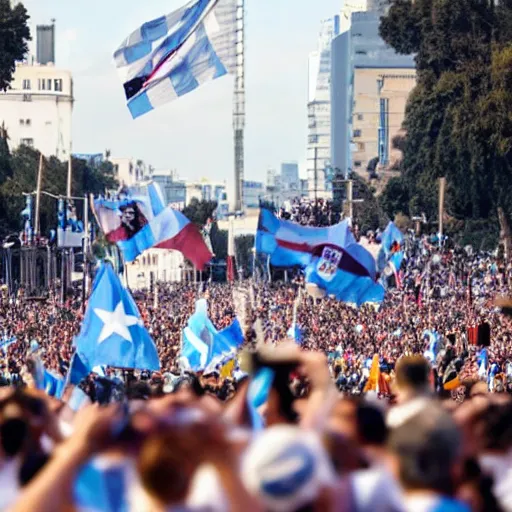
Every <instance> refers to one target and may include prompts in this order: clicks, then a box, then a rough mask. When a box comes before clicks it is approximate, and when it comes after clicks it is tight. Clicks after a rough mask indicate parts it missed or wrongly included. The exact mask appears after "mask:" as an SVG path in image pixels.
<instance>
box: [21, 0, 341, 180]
mask: <svg viewBox="0 0 512 512" xmlns="http://www.w3.org/2000/svg"><path fill="white" fill-rule="evenodd" d="M183 3H184V1H183V0H172V1H171V2H164V1H163V0H157V1H155V2H152V4H151V5H150V6H148V5H144V6H142V5H141V4H139V3H138V2H135V1H131V0H130V1H127V2H121V0H112V1H111V2H108V4H107V5H106V4H105V3H104V2H102V3H101V4H100V2H99V0H92V1H91V2H90V3H89V4H88V9H87V10H85V9H81V10H78V9H76V7H75V8H74V9H73V7H72V6H70V5H68V4H62V3H61V2H58V1H57V0H48V1H47V2H45V3H44V5H42V3H40V2H36V0H25V2H24V4H25V6H26V8H27V10H28V12H29V15H30V16H31V20H30V23H31V28H32V33H33V36H34V35H35V26H36V25H38V24H46V23H49V22H50V21H51V19H56V61H57V62H56V65H57V67H61V68H65V69H69V70H70V71H72V73H73V78H74V85H75V98H76V104H75V110H74V119H73V141H74V143H73V152H75V153H97V152H100V151H104V150H105V149H110V150H111V152H112V155H115V156H117V157H134V158H140V159H142V160H144V161H145V162H146V163H148V164H150V165H152V166H154V167H155V168H156V169H164V168H171V167H172V168H176V169H177V170H178V172H179V174H180V176H183V177H184V178H186V179H191V180H193V179H199V178H201V177H203V176H207V177H210V178H211V177H213V176H216V177H218V178H220V179H222V180H228V182H231V181H232V179H233V142H232V140H233V138H232V117H231V115H232V91H233V79H232V77H227V78H224V79H222V80H218V81H216V82H212V83H210V84H208V85H207V86H205V87H203V88H202V89H199V90H197V91H195V92H194V93H193V94H191V95H188V96H186V97H183V98H180V100H179V101H176V102H173V103H172V104H170V105H167V106H165V107H163V108H161V109H159V110H157V111H154V112H152V113H150V114H149V115H147V116H144V117H142V118H141V119H138V120H136V121H133V120H132V119H131V116H130V114H129V112H128V109H127V108H126V105H125V101H124V94H123V91H122V85H121V82H120V80H119V78H118V76H117V74H116V70H115V67H114V64H113V61H112V54H113V52H114V50H115V49H116V48H117V47H118V45H119V44H120V42H121V41H122V40H123V39H124V38H125V37H126V36H127V35H128V34H129V33H130V32H131V31H133V29H135V28H136V27H137V26H140V25H141V24H142V23H143V22H144V21H148V20H150V19H152V18H155V17H158V16H160V15H162V14H165V13H168V12H170V11H172V10H173V9H175V8H177V7H178V6H180V5H182V4H183ZM288 7H289V3H288V2H285V1H284V0H278V1H273V2H271V1H270V0H261V1H260V2H259V3H258V4H257V6H254V7H253V6H252V5H250V4H249V5H248V6H247V21H246V26H247V28H246V30H247V45H246V47H247V69H246V77H247V80H246V82H247V85H246V87H247V128H246V152H245V160H246V165H245V169H246V172H245V178H246V179H247V180H257V179H259V177H260V176H261V173H262V172H265V171H266V169H267V168H268V167H277V166H279V165H280V163H281V162H285V161H290V160H292V161H298V162H299V167H300V170H301V175H302V176H303V175H304V173H305V162H306V154H305V141H306V140H307V110H306V104H307V84H308V66H307V61H308V53H309V52H310V51H311V49H312V48H314V47H315V43H316V41H317V38H318V23H319V21H320V20H321V19H323V18H325V17H328V16H331V15H332V14H333V13H336V12H339V10H340V9H341V2H339V1H338V0H319V1H318V2H315V5H311V2H307V0H301V1H298V2H296V3H294V6H293V7H294V10H293V23H290V22H289V16H290V11H289V8H288ZM99 12H101V13H102V16H101V17H98V16H97V14H98V13H99ZM113 19H115V23H111V21H112V20H113ZM283 27H285V29H286V30H283ZM100 34H101V36H100ZM31 46H32V48H33V46H34V45H33V43H32V45H31ZM290 84H293V85H294V86H293V87H290ZM198 148H200V150H198Z"/></svg>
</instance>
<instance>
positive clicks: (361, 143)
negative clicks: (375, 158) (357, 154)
mask: <svg viewBox="0 0 512 512" xmlns="http://www.w3.org/2000/svg"><path fill="white" fill-rule="evenodd" d="M364 148H365V145H364V142H358V143H357V151H364Z"/></svg>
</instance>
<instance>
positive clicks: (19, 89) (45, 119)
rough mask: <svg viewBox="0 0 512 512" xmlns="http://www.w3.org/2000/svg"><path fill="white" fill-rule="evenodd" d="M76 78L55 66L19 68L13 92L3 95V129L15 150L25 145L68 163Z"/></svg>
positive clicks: (0, 106)
mask: <svg viewBox="0 0 512 512" xmlns="http://www.w3.org/2000/svg"><path fill="white" fill-rule="evenodd" d="M73 102H74V97H73V78H72V75H71V72H70V71H67V70H63V69H58V68H56V67H54V66H53V65H47V66H38V65H29V64H25V63H18V64H16V70H15V73H14V77H13V81H12V83H11V89H9V90H8V91H6V92H0V125H1V124H2V123H4V124H5V127H6V129H7V133H8V135H9V145H10V147H11V149H15V148H17V147H18V146H20V145H22V144H24V145H26V146H30V147H33V148H35V149H37V150H39V151H41V153H43V154H44V155H46V156H56V157H57V158H59V159H60V160H67V159H68V157H69V154H70V152H71V141H72V135H71V120H72V113H73Z"/></svg>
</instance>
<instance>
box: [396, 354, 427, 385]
mask: <svg viewBox="0 0 512 512" xmlns="http://www.w3.org/2000/svg"><path fill="white" fill-rule="evenodd" d="M429 377H430V364H429V363H428V361H427V360H426V359H425V358H424V357H422V356H406V357H403V358H402V359H400V360H399V361H398V363H397V365H396V381H397V383H398V385H399V386H405V387H409V388H412V389H414V390H420V389H422V388H425V387H426V386H428V383H429Z"/></svg>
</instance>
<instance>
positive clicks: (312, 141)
mask: <svg viewBox="0 0 512 512" xmlns="http://www.w3.org/2000/svg"><path fill="white" fill-rule="evenodd" d="M308 141H309V143H310V144H317V143H318V135H310V136H309V137H308Z"/></svg>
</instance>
